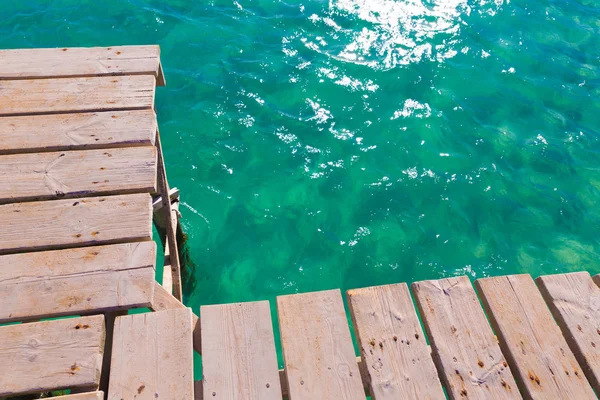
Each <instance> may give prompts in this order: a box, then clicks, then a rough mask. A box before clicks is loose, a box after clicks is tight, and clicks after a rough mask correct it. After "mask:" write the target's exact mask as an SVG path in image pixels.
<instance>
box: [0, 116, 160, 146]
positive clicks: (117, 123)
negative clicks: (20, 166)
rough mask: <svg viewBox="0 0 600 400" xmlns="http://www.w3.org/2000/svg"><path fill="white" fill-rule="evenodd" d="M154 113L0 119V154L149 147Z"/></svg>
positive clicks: (154, 130)
mask: <svg viewBox="0 0 600 400" xmlns="http://www.w3.org/2000/svg"><path fill="white" fill-rule="evenodd" d="M155 135H156V115H155V114H154V110H132V111H113V112H110V111H106V112H91V113H75V114H50V115H28V116H17V117H3V118H0V154H16V153H40V152H44V151H61V150H62V151H64V150H90V149H101V148H104V149H106V148H114V147H133V146H153V145H154V137H155Z"/></svg>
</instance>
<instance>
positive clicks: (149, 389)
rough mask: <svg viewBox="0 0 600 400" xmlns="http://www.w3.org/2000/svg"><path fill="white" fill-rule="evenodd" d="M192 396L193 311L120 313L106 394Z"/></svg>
mask: <svg viewBox="0 0 600 400" xmlns="http://www.w3.org/2000/svg"><path fill="white" fill-rule="evenodd" d="M134 398H136V399H140V400H143V399H182V400H188V399H190V400H191V399H193V398H194V366H193V360H192V312H191V310H189V309H177V310H168V311H159V312H152V313H146V314H134V315H125V316H122V317H117V319H116V320H115V329H114V336H113V351H112V358H111V368H110V379H109V386H108V399H109V400H121V399H134Z"/></svg>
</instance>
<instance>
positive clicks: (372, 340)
mask: <svg viewBox="0 0 600 400" xmlns="http://www.w3.org/2000/svg"><path fill="white" fill-rule="evenodd" d="M369 344H370V345H371V346H373V347H375V339H371V340H369Z"/></svg>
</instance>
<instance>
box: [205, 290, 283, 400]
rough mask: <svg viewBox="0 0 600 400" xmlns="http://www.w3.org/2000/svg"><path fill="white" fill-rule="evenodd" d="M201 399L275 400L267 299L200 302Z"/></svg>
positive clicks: (276, 391)
mask: <svg viewBox="0 0 600 400" xmlns="http://www.w3.org/2000/svg"><path fill="white" fill-rule="evenodd" d="M200 317H201V318H202V336H203V337H202V346H203V347H202V371H203V386H204V389H203V391H204V398H206V399H210V398H213V397H216V398H219V399H228V400H243V399H261V400H276V399H278V400H281V399H282V396H281V385H280V382H279V371H278V369H277V355H276V353H275V339H274V337H273V323H272V321H271V310H270V308H269V302H268V301H259V302H250V303H235V304H222V305H213V306H202V307H200Z"/></svg>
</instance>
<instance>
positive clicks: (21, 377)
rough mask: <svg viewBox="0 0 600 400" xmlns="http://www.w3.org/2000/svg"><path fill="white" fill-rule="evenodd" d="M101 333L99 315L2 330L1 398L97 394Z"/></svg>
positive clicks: (102, 348) (102, 335) (0, 332)
mask: <svg viewBox="0 0 600 400" xmlns="http://www.w3.org/2000/svg"><path fill="white" fill-rule="evenodd" d="M105 335H106V333H105V330H104V317H103V316H102V315H96V316H92V317H81V318H69V319H60V320H54V321H44V322H32V323H28V324H19V325H8V326H0V360H1V361H2V362H0V379H1V382H2V384H1V385H0V396H11V395H16V394H25V393H39V392H44V391H50V390H58V389H66V388H71V389H80V390H97V389H98V383H99V380H100V369H101V366H102V354H103V352H104V338H105Z"/></svg>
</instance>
